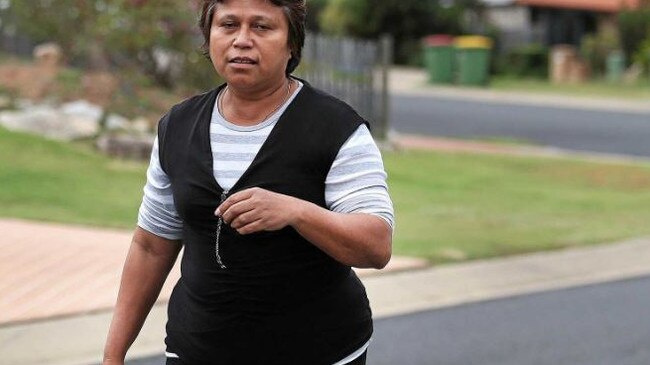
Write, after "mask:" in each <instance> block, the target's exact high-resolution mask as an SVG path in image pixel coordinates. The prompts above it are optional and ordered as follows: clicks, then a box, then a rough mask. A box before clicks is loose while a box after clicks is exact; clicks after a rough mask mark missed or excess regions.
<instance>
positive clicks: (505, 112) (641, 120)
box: [391, 95, 650, 157]
mask: <svg viewBox="0 0 650 365" xmlns="http://www.w3.org/2000/svg"><path fill="white" fill-rule="evenodd" d="M391 108H392V109H391V128H393V129H395V130H396V131H398V132H402V133H418V134H425V135H435V136H445V137H457V138H468V139H485V138H499V137H508V138H512V139H515V140H520V141H522V142H527V143H533V144H538V145H544V146H554V147H559V148H564V149H572V150H578V151H588V152H599V153H609V154H625V155H634V156H643V157H650V143H648V139H649V137H650V113H648V114H635V113H622V112H604V111H593V110H584V109H578V108H576V109H570V108H555V107H544V106H527V105H517V104H508V103H491V102H490V103H488V102H476V101H463V100H461V99H453V98H442V97H431V96H427V97H417V96H404V95H396V96H393V98H392V102H391Z"/></svg>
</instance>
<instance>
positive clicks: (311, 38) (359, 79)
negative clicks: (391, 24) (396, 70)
mask: <svg viewBox="0 0 650 365" xmlns="http://www.w3.org/2000/svg"><path fill="white" fill-rule="evenodd" d="M391 43H392V42H390V40H389V39H384V40H383V41H368V40H359V39H352V38H341V37H327V36H323V35H319V34H308V35H307V38H306V39H305V47H304V49H303V56H302V61H301V65H300V67H299V68H298V70H297V74H298V75H299V76H301V77H303V78H305V79H306V80H307V81H309V82H310V83H311V84H312V85H314V86H316V87H318V88H320V89H322V90H324V91H326V92H328V93H330V94H332V95H334V96H336V97H338V98H340V99H342V100H344V101H345V102H347V103H348V104H350V105H351V106H352V107H354V108H355V109H356V110H357V112H358V113H359V114H360V115H361V116H362V117H364V118H365V119H367V120H368V121H369V122H370V123H371V129H372V132H373V135H374V136H375V137H376V138H380V139H385V137H386V132H387V129H388V128H387V124H388V102H389V101H388V83H387V77H386V75H385V74H386V73H387V72H388V69H387V68H388V67H389V64H390V57H387V55H390V54H392V51H391V49H390V47H391Z"/></svg>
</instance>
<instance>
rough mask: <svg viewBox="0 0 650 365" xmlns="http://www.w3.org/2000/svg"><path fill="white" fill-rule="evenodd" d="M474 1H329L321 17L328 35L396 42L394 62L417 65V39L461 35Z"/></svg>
mask: <svg viewBox="0 0 650 365" xmlns="http://www.w3.org/2000/svg"><path fill="white" fill-rule="evenodd" d="M477 8H478V1H477V0H457V1H454V2H453V3H451V4H448V3H447V2H444V3H443V2H440V1H436V0H430V1H427V0H329V2H328V3H327V6H326V7H325V9H324V10H323V12H322V14H321V17H320V24H321V28H322V29H323V30H324V31H325V32H327V33H330V34H336V35H352V36H356V37H363V38H377V37H378V36H379V35H380V34H381V33H389V34H391V35H392V36H393V38H394V39H395V45H396V49H395V61H396V62H397V63H417V60H418V57H419V48H420V45H419V43H420V39H421V38H422V37H424V36H426V35H428V34H432V33H447V34H462V33H464V32H465V30H466V27H465V25H464V24H463V17H464V14H465V11H466V10H468V9H477Z"/></svg>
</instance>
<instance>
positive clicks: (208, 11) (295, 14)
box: [199, 0, 307, 75]
mask: <svg viewBox="0 0 650 365" xmlns="http://www.w3.org/2000/svg"><path fill="white" fill-rule="evenodd" d="M223 1H224V0H203V6H202V7H201V18H200V19H199V28H201V33H203V45H202V46H201V49H202V50H203V54H204V55H205V56H206V57H208V58H210V28H211V27H212V18H213V16H214V10H215V8H216V7H217V4H218V3H222V2H223ZM268 1H270V2H271V3H272V4H273V5H275V6H279V7H281V8H282V11H283V12H284V15H285V16H286V17H287V23H289V39H288V40H287V44H288V45H289V49H291V59H289V62H288V63H287V68H286V70H285V73H286V74H287V75H288V74H290V73H292V72H293V70H295V69H296V67H298V64H299V63H300V58H301V57H302V47H303V46H304V44H305V17H306V15H307V7H306V5H305V0H268Z"/></svg>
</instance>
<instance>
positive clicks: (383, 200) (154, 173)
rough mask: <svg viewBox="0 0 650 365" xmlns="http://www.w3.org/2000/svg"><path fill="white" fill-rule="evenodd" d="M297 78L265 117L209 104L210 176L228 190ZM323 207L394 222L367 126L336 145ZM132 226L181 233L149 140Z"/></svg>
mask: <svg viewBox="0 0 650 365" xmlns="http://www.w3.org/2000/svg"><path fill="white" fill-rule="evenodd" d="M301 88H302V84H299V87H298V89H297V90H296V91H295V92H294V93H293V95H292V96H291V97H290V98H289V99H288V100H287V101H286V102H285V103H284V105H283V106H282V107H281V108H280V109H279V110H278V111H277V112H276V113H274V114H273V115H271V116H270V117H269V118H267V120H266V121H264V122H262V123H260V124H258V125H255V126H252V127H240V126H237V125H234V124H232V123H230V122H228V121H227V120H226V119H225V118H224V117H223V116H222V115H221V114H220V113H219V111H218V108H217V107H216V105H215V108H214V112H213V115H212V121H211V123H210V146H211V148H212V155H213V159H214V160H213V162H214V163H213V166H214V171H213V173H214V177H215V179H216V180H217V182H218V183H219V185H220V186H221V187H222V188H224V189H225V190H229V189H230V188H231V187H232V186H233V185H234V184H235V183H236V182H237V180H238V179H239V177H240V176H241V175H242V174H243V173H244V171H246V169H247V168H248V166H249V165H250V164H251V162H252V161H253V159H254V158H255V155H256V154H257V153H258V151H259V149H260V148H261V146H262V144H263V143H264V141H265V140H266V138H267V137H268V135H269V133H270V132H271V130H272V129H273V127H274V126H275V124H276V122H277V121H278V119H279V118H280V116H281V115H282V113H283V112H284V111H285V109H286V108H287V106H288V105H289V104H290V103H291V102H292V101H293V99H294V98H295V96H296V95H297V94H298V92H299V91H300V89H301ZM325 201H326V205H327V208H328V209H330V210H332V211H334V212H339V213H367V214H373V215H376V216H378V217H381V218H383V219H384V220H385V221H386V222H387V223H388V224H389V225H390V227H391V228H392V227H393V226H394V213H393V205H392V202H391V200H390V197H389V195H388V188H387V185H386V172H385V171H384V166H383V163H382V160H381V154H380V152H379V149H378V148H377V145H376V144H375V142H374V140H373V139H372V136H371V135H370V132H369V131H368V128H367V127H366V126H365V125H362V126H360V127H359V128H358V129H357V130H356V131H355V132H354V133H353V134H352V136H350V138H349V139H348V140H347V141H346V142H345V144H344V145H343V146H342V147H341V149H340V150H339V152H338V154H337V156H336V159H335V160H334V162H333V163H332V166H331V168H330V171H329V173H328V175H327V178H326V180H325ZM138 226H140V227H141V228H143V229H145V230H147V231H149V232H151V233H154V234H156V235H158V236H160V237H164V238H167V239H172V240H176V239H182V230H183V221H182V219H181V218H180V217H179V216H178V214H177V212H176V208H175V206H174V199H173V197H172V191H171V186H170V181H169V178H168V176H167V175H166V174H165V172H164V171H163V170H162V167H161V166H160V161H159V158H158V139H157V138H156V141H155V142H154V148H153V151H152V153H151V161H150V164H149V169H148V170H147V183H146V185H145V187H144V197H143V199H142V204H141V205H140V211H139V214H138Z"/></svg>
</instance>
